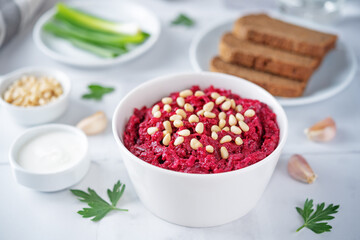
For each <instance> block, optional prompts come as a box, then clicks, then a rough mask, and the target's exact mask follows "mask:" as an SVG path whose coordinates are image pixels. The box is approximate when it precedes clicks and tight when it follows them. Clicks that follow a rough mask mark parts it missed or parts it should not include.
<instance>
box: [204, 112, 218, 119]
mask: <svg viewBox="0 0 360 240" xmlns="http://www.w3.org/2000/svg"><path fill="white" fill-rule="evenodd" d="M204 116H205V117H207V118H215V117H216V114H215V113H213V112H204Z"/></svg>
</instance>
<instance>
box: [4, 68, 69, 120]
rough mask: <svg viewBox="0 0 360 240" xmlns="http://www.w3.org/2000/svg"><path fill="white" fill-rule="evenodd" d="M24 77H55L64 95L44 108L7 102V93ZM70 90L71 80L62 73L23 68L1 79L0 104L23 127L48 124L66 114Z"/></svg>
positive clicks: (52, 70) (44, 69)
mask: <svg viewBox="0 0 360 240" xmlns="http://www.w3.org/2000/svg"><path fill="white" fill-rule="evenodd" d="M23 75H32V76H35V77H41V76H49V77H54V78H55V79H56V80H57V81H58V82H59V83H60V84H61V86H62V88H63V94H62V95H61V96H60V97H58V98H57V99H56V100H55V101H53V102H51V103H48V104H46V105H43V106H34V107H19V106H14V105H12V104H9V103H7V102H5V101H4V99H3V97H4V93H5V91H6V90H7V89H8V88H9V87H10V85H12V84H13V83H14V82H15V81H16V80H18V79H20V78H21V76H23ZM70 89H71V84H70V80H69V78H68V77H67V75H66V74H65V73H63V72H61V71H58V70H55V69H50V68H44V67H28V68H21V69H19V70H16V71H14V72H11V73H8V74H6V75H4V76H1V77H0V104H1V105H2V106H3V108H4V109H6V110H7V111H8V113H9V114H10V115H11V116H12V117H13V119H14V120H15V121H16V122H17V123H19V124H21V125H36V124H42V123H47V122H51V121H53V120H55V119H57V118H58V117H60V116H61V115H62V114H63V113H64V112H65V110H66V109H67V107H68V102H69V93H70Z"/></svg>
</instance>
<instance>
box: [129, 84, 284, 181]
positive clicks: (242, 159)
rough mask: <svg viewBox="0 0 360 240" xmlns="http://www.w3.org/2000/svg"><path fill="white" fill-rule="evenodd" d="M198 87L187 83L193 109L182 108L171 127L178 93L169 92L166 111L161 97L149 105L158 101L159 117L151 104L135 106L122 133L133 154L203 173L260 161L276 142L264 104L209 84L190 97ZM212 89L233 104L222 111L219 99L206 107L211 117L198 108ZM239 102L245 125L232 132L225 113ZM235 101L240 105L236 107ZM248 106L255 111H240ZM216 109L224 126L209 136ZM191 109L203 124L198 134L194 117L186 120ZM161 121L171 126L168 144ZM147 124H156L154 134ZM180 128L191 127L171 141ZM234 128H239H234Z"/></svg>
mask: <svg viewBox="0 0 360 240" xmlns="http://www.w3.org/2000/svg"><path fill="white" fill-rule="evenodd" d="M198 90H200V88H199V87H198V86H193V87H191V91H192V93H193V94H192V95H191V96H187V97H185V102H186V103H189V104H191V105H192V106H193V108H194V111H193V112H190V111H187V112H186V115H187V116H186V118H185V119H182V123H183V126H181V127H179V128H177V127H175V126H174V122H173V121H170V120H169V118H170V116H172V115H175V114H176V113H175V112H176V110H177V109H184V107H183V106H182V107H180V106H179V105H178V104H177V101H176V99H177V98H178V97H179V92H175V93H171V94H170V97H171V99H172V103H170V104H169V105H170V106H171V111H170V112H167V111H165V110H164V103H162V101H161V100H160V101H159V102H157V103H155V104H154V105H153V106H155V105H156V104H157V105H158V106H159V107H160V110H159V111H160V112H161V116H160V117H159V116H158V115H156V114H154V115H155V116H157V117H158V118H156V117H154V115H153V114H152V109H153V106H151V108H147V107H145V106H144V107H142V108H141V109H135V110H134V114H133V115H132V116H131V117H130V119H129V122H128V123H127V125H126V129H125V133H124V144H125V146H126V147H127V148H128V149H129V150H130V151H131V152H132V153H133V154H134V155H135V156H137V157H139V158H140V159H142V160H144V161H145V162H148V163H150V164H152V165H155V166H158V167H161V168H165V169H170V170H173V171H179V172H186V173H204V174H208V173H221V172H227V171H232V170H237V169H241V168H244V167H247V166H250V165H252V164H254V163H256V162H259V161H261V160H262V159H264V158H265V157H266V156H268V155H269V154H270V153H272V152H273V151H274V150H275V148H276V146H277V145H278V142H279V127H278V125H277V122H276V115H275V113H273V112H272V111H271V110H270V108H269V107H268V106H267V105H266V104H265V103H262V102H260V101H258V100H252V99H245V98H241V97H240V96H239V95H237V94H234V93H232V92H231V91H230V90H225V89H219V88H214V87H213V86H210V87H209V88H206V89H205V90H203V92H204V93H205V95H202V96H195V95H198V94H195V92H196V91H198ZM213 92H217V93H219V95H221V96H225V97H226V98H227V99H234V101H235V105H234V104H232V107H231V108H230V109H229V110H223V109H222V104H219V105H218V104H215V105H214V108H213V109H212V111H211V112H213V113H215V114H216V117H215V118H209V117H205V116H203V115H201V114H199V113H198V111H200V110H202V109H203V106H204V104H206V103H208V102H210V101H212V102H214V103H215V99H214V98H215V97H216V96H213V97H212V96H211V93H213ZM213 95H214V94H213ZM164 97H165V96H164ZM239 105H241V106H242V109H241V111H240V113H241V114H242V116H244V122H245V123H246V124H247V125H248V127H249V130H248V131H246V130H247V129H246V127H245V129H243V130H242V132H241V133H240V134H235V133H234V132H233V131H232V129H231V128H230V127H231V126H230V124H229V117H230V115H231V114H232V115H234V116H236V113H237V111H238V110H239V109H240V108H241V107H240V106H239ZM235 106H239V107H237V108H236V107H235ZM225 109H226V107H225ZM248 109H253V110H254V111H255V115H254V116H246V115H249V114H245V112H246V110H248ZM220 112H225V113H226V126H225V127H224V128H223V129H222V130H221V131H219V132H217V135H218V138H217V139H214V138H212V131H211V127H212V126H213V125H219V116H218V114H219V113H220ZM192 114H195V115H197V116H198V117H199V122H202V123H203V124H204V131H203V133H201V134H200V133H197V132H196V130H195V128H196V125H197V124H198V122H192V123H190V122H189V121H188V120H189V117H190V116H191V115H192ZM250 115H251V114H250ZM238 119H240V120H241V116H240V117H239V115H238ZM166 120H169V121H170V122H171V127H172V133H171V141H170V143H169V145H168V146H165V145H164V144H163V137H164V134H165V128H164V125H163V122H164V121H166ZM232 124H234V123H232ZM235 126H237V127H239V121H236V125H235ZM150 127H157V130H156V129H155V130H156V131H155V132H154V133H151V131H150V133H148V128H150ZM226 127H228V128H230V129H227V128H226ZM184 129H188V130H190V135H189V136H183V138H184V141H183V142H182V143H181V144H179V145H177V146H175V145H174V142H175V139H176V138H178V137H180V136H179V134H178V132H179V131H181V130H184ZM240 129H241V128H240ZM152 130H153V129H152ZM227 130H228V131H227ZM244 130H245V131H244ZM235 132H236V131H235ZM237 133H239V132H238V131H237ZM225 135H229V136H230V137H231V141H230V142H225V143H220V140H221V139H222V138H223V137H224V136H225ZM237 137H240V138H241V140H242V141H239V139H238V141H237V142H236V141H235V139H236V138H237ZM193 138H196V139H197V140H199V141H200V142H201V144H202V147H199V148H198V149H196V150H195V149H193V148H192V147H191V146H190V141H191V139H193ZM227 138H228V137H227ZM208 145H211V146H212V147H213V149H214V151H213V152H211V150H210V151H207V150H206V148H205V147H206V146H208ZM221 147H225V148H226V150H227V152H228V155H227V156H226V154H223V155H222V154H221V151H220V148H221ZM210 148H211V147H210Z"/></svg>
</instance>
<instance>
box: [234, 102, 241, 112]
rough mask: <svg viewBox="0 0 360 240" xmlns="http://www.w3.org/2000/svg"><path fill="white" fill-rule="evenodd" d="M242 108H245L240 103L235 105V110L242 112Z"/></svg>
mask: <svg viewBox="0 0 360 240" xmlns="http://www.w3.org/2000/svg"><path fill="white" fill-rule="evenodd" d="M242 109H243V106H241V105H240V104H239V105H237V106H236V107H235V110H236V111H237V112H241V110H242Z"/></svg>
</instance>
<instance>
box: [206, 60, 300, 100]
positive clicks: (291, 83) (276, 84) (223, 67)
mask: <svg viewBox="0 0 360 240" xmlns="http://www.w3.org/2000/svg"><path fill="white" fill-rule="evenodd" d="M210 70H211V71H212V72H220V73H226V74H231V75H235V76H237V77H241V78H244V79H246V80H248V81H250V82H253V83H255V84H257V85H259V86H260V87H263V88H265V89H266V90H267V91H269V92H270V93H271V94H272V95H274V96H281V97H300V96H301V95H302V94H303V93H304V90H305V87H306V83H305V82H300V81H296V80H292V79H289V78H284V77H279V76H275V75H272V74H269V73H265V72H260V71H256V70H253V69H250V68H246V67H242V66H239V65H235V64H231V63H227V62H224V61H223V60H221V58H220V57H214V58H213V59H212V60H211V62H210Z"/></svg>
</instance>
